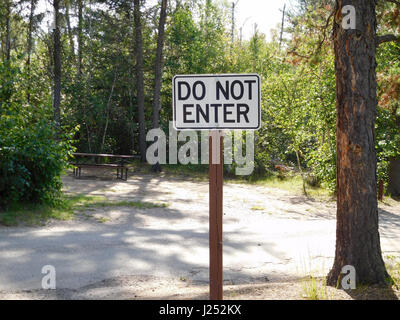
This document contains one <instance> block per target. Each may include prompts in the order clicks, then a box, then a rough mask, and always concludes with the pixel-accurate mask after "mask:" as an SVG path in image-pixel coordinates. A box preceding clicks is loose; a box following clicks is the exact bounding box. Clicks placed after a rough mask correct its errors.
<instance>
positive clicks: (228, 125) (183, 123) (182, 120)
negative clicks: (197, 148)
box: [172, 74, 261, 130]
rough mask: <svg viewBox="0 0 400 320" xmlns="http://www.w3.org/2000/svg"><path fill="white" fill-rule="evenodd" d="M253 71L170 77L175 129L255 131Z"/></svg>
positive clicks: (258, 112)
mask: <svg viewBox="0 0 400 320" xmlns="http://www.w3.org/2000/svg"><path fill="white" fill-rule="evenodd" d="M260 87H261V85H260V77H259V76H258V75H256V74H229V75H177V76H175V77H174V79H173V92H172V95H173V109H174V126H175V129H177V130H185V129H191V130H212V129H218V130H223V129H228V130H234V129H237V130H257V129H259V128H260V126H261V98H260V96H261V94H260Z"/></svg>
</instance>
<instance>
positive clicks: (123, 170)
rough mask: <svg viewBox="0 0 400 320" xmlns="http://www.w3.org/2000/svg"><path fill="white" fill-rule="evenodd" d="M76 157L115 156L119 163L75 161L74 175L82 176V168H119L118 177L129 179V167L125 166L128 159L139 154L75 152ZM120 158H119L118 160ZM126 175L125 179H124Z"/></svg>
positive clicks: (76, 176)
mask: <svg viewBox="0 0 400 320" xmlns="http://www.w3.org/2000/svg"><path fill="white" fill-rule="evenodd" d="M73 155H74V156H75V157H86V158H88V157H89V158H95V159H97V158H113V159H117V162H118V163H102V164H99V163H78V162H77V163H73V164H72V165H73V166H74V177H75V178H80V177H81V171H82V168H113V169H114V168H115V169H117V179H121V180H125V181H127V180H128V168H127V167H125V162H126V159H133V158H138V157H139V156H127V155H115V154H96V153H74V154H73ZM118 159H119V160H118ZM124 177H125V179H124Z"/></svg>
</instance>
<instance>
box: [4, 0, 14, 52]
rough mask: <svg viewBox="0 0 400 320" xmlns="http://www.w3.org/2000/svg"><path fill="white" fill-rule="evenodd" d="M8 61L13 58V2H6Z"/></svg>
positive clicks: (9, 0)
mask: <svg viewBox="0 0 400 320" xmlns="http://www.w3.org/2000/svg"><path fill="white" fill-rule="evenodd" d="M5 2H6V40H5V48H6V60H10V57H11V5H12V1H11V0H6V1H5Z"/></svg>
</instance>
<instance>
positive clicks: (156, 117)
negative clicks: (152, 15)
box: [153, 0, 167, 172]
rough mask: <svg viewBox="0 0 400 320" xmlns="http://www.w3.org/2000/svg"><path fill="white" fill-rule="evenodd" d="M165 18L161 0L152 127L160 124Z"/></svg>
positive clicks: (165, 5) (154, 168)
mask: <svg viewBox="0 0 400 320" xmlns="http://www.w3.org/2000/svg"><path fill="white" fill-rule="evenodd" d="M166 18H167V0H161V11H160V21H159V23H158V36H157V51H156V61H155V67H154V69H155V70H154V74H155V81H154V105H153V128H155V129H156V128H158V127H159V126H160V110H161V101H160V96H161V85H162V67H163V48H164V34H165V32H164V31H165V20H166ZM153 171H155V172H160V171H161V166H160V164H159V163H156V164H155V165H153Z"/></svg>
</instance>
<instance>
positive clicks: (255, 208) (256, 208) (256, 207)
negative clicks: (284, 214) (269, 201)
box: [250, 206, 265, 211]
mask: <svg viewBox="0 0 400 320" xmlns="http://www.w3.org/2000/svg"><path fill="white" fill-rule="evenodd" d="M250 210H253V211H264V210H265V208H264V207H261V206H253V207H251V208H250Z"/></svg>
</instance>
